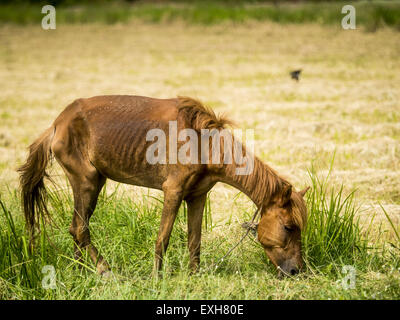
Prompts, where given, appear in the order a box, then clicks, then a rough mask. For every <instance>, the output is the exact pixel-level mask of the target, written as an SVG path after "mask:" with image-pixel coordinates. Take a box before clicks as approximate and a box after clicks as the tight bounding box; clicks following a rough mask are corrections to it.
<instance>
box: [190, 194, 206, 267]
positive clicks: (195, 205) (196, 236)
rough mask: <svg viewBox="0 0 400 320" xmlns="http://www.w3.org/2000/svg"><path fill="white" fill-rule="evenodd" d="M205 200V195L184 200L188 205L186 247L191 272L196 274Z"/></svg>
mask: <svg viewBox="0 0 400 320" xmlns="http://www.w3.org/2000/svg"><path fill="white" fill-rule="evenodd" d="M206 199H207V193H205V194H203V195H200V196H196V197H193V198H190V199H187V200H186V202H187V205H188V221H187V222H188V247H189V253H190V269H191V270H192V272H196V271H197V270H198V267H199V264H200V244H201V223H202V220H203V211H204V205H205V203H206Z"/></svg>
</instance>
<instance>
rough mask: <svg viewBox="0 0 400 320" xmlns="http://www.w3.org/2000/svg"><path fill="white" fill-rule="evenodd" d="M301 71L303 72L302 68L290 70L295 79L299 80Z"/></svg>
mask: <svg viewBox="0 0 400 320" xmlns="http://www.w3.org/2000/svg"><path fill="white" fill-rule="evenodd" d="M300 73H301V69H299V70H294V71H292V72H290V76H291V77H292V79H293V80H296V81H299V80H300Z"/></svg>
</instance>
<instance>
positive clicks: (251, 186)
mask: <svg viewBox="0 0 400 320" xmlns="http://www.w3.org/2000/svg"><path fill="white" fill-rule="evenodd" d="M171 122H172V123H175V124H176V129H177V130H183V129H191V130H193V132H195V133H196V135H197V136H198V137H200V135H201V134H202V132H203V130H205V129H213V130H217V131H218V132H220V131H222V130H223V128H225V126H226V125H228V124H230V122H229V120H226V119H224V118H222V117H219V116H216V115H215V113H214V112H213V111H212V110H211V109H209V108H207V107H205V106H203V105H202V104H201V103H200V102H199V101H197V100H194V99H192V98H188V97H178V98H174V99H154V98H148V97H141V96H127V95H121V96H119V95H115V96H111V95H110V96H96V97H92V98H88V99H78V100H75V101H74V102H73V103H71V104H70V105H68V106H67V107H66V108H65V109H64V111H63V112H62V113H61V114H60V115H59V116H58V117H57V118H56V119H55V121H54V122H53V124H52V125H51V127H50V128H48V129H47V130H46V131H45V132H44V133H43V134H42V135H41V136H40V137H39V138H38V139H37V140H36V141H35V142H34V143H33V144H32V145H31V146H30V147H29V156H28V158H27V161H26V163H25V164H23V165H22V166H21V167H20V168H19V169H18V170H19V172H20V184H21V194H22V201H23V207H24V213H25V219H26V223H27V227H28V230H29V231H30V234H31V240H32V239H33V238H34V230H35V228H36V227H37V225H38V223H39V220H40V216H41V215H42V214H45V213H48V211H47V208H46V201H45V200H46V189H45V186H44V182H43V180H44V177H47V173H46V171H45V169H46V166H47V164H48V162H49V160H50V159H51V157H52V156H54V157H55V158H56V160H57V162H58V163H59V164H60V166H61V167H62V169H63V170H64V172H65V174H66V176H67V178H68V180H69V182H70V184H71V187H72V190H73V196H74V212H73V218H72V223H71V226H70V228H69V232H70V234H71V235H72V237H73V239H74V249H75V250H74V252H75V258H76V259H82V253H81V252H82V249H86V250H88V252H89V254H90V257H91V259H92V260H93V262H94V263H95V264H96V268H97V271H98V273H99V274H103V273H105V272H107V271H108V270H109V269H110V267H109V265H108V264H107V262H106V261H105V259H103V257H102V256H101V255H99V253H98V251H97V249H96V248H95V246H94V245H93V244H91V241H90V232H89V219H90V217H91V216H92V214H93V211H94V210H95V207H96V203H97V198H98V195H99V192H100V190H101V189H102V187H103V186H104V183H105V181H106V179H107V178H108V179H112V180H114V181H118V182H121V183H127V184H132V185H137V186H143V187H148V188H155V189H159V190H162V191H163V192H164V206H163V210H162V217H161V224H160V228H159V231H158V237H157V241H156V244H155V264H154V269H155V271H157V270H160V268H161V265H162V259H163V254H165V251H166V250H167V247H168V242H169V238H170V235H171V231H172V228H173V224H174V221H175V218H176V215H177V212H178V209H179V207H180V205H181V202H182V201H183V200H185V201H186V203H187V206H188V217H187V223H188V247H189V251H190V267H191V268H192V269H193V270H194V271H196V270H197V268H198V266H199V262H200V241H201V225H202V217H203V210H204V204H205V201H206V196H207V192H208V191H209V190H210V189H211V188H212V187H213V186H214V185H215V184H216V183H217V182H223V183H227V184H229V185H231V186H233V187H235V188H237V189H239V190H240V191H242V192H243V193H245V194H246V195H247V196H248V197H249V198H250V199H251V200H252V201H253V202H254V203H255V204H256V206H257V207H258V210H259V212H260V216H261V218H260V222H259V223H258V240H259V241H260V243H261V244H262V246H263V248H264V250H265V253H266V255H267V256H268V257H269V258H270V260H271V261H272V263H273V264H274V265H275V266H276V267H277V268H278V269H279V270H280V271H279V272H283V273H285V274H290V275H294V274H296V273H298V271H299V269H300V268H301V266H302V258H301V230H302V229H303V228H304V226H305V224H306V220H307V209H306V205H305V201H304V200H303V196H304V194H305V192H306V191H307V189H304V190H303V191H300V192H296V191H295V190H294V189H293V188H292V186H291V184H290V183H289V182H288V181H286V180H285V179H283V178H282V177H280V176H279V175H278V174H277V173H276V172H275V171H274V170H272V169H271V168H270V167H269V166H268V165H266V164H264V163H263V162H262V161H260V160H259V159H258V158H257V157H255V156H253V157H252V158H251V159H252V162H253V165H252V170H251V171H250V170H249V171H248V172H247V174H237V172H238V171H237V169H238V168H239V167H240V166H242V165H243V164H240V165H239V164H236V163H235V162H233V161H231V162H229V161H226V163H225V162H222V163H221V162H219V163H218V161H217V163H215V162H214V161H211V162H207V161H206V162H204V161H200V160H199V159H200V155H198V158H197V159H196V158H195V159H194V160H195V161H193V162H192V163H180V162H173V161H171V155H173V153H174V152H175V155H176V151H174V149H173V148H172V147H171V146H173V143H174V141H173V140H174V139H176V136H175V137H172V136H171V132H170V131H169V130H168V129H167V128H168V125H169V124H170V123H171ZM152 129H159V130H164V132H166V141H167V149H166V150H165V152H164V154H163V151H162V150H161V149H160V150H157V152H154V157H155V158H157V159H158V160H159V161H158V162H157V161H156V162H155V163H151V161H149V157H147V155H148V150H149V148H150V147H151V146H152V144H154V140H155V139H154V140H153V141H149V139H148V133H149V132H150V131H151V130H152ZM224 130H225V129H224ZM178 132H179V131H178ZM158 139H159V140H158V142H162V139H161V136H160V137H158ZM220 139H222V138H220ZM234 139H235V138H234ZM150 140H151V139H150ZM235 141H236V142H237V141H238V140H237V139H236V140H235ZM183 143H184V141H182V140H179V141H177V145H179V146H182V145H183ZM192 146H193V145H192ZM240 146H241V148H242V149H243V150H242V151H244V152H245V153H247V151H246V150H247V148H245V147H244V145H242V144H240ZM210 147H211V144H210V143H207V144H205V145H204V144H202V145H201V146H198V145H195V148H194V149H195V151H196V150H197V151H199V152H200V154H203V152H204V151H207V152H208V153H206V154H208V155H209V157H212V156H213V154H211V153H210V152H209V150H208V149H209V148H210ZM224 147H225V144H221V145H220V150H221V151H223V152H222V153H224ZM196 148H197V149H196ZM204 149H207V150H204ZM225 151H227V150H225ZM228 153H229V152H228ZM248 154H250V152H248ZM163 156H164V157H163ZM173 158H174V157H172V159H173ZM165 159H169V161H165ZM150 160H151V159H150ZM196 160H199V161H196Z"/></svg>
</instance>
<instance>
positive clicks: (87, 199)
mask: <svg viewBox="0 0 400 320" xmlns="http://www.w3.org/2000/svg"><path fill="white" fill-rule="evenodd" d="M105 180H106V179H105V178H104V177H103V176H102V175H100V174H99V173H96V174H93V175H92V176H91V177H90V178H88V177H87V176H84V177H79V178H78V179H77V178H76V177H71V179H70V182H71V185H72V189H73V193H74V214H73V217H72V223H71V226H70V229H69V231H70V233H71V235H72V236H73V238H74V241H75V244H74V251H75V258H76V259H79V260H81V258H82V257H81V256H82V250H83V249H86V250H88V252H89V255H90V258H91V259H92V261H93V262H94V263H95V264H96V268H97V272H98V273H99V274H102V273H104V272H106V271H108V270H109V269H110V268H109V266H108V264H107V262H106V261H105V260H104V259H103V257H102V256H101V255H100V254H99V253H98V251H97V249H96V247H95V246H94V245H92V244H91V241H90V231H89V219H90V217H91V216H92V214H93V211H94V209H95V207H96V203H97V198H98V195H99V193H100V191H101V188H102V187H103V185H104V183H105Z"/></svg>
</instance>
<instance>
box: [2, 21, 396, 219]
mask: <svg viewBox="0 0 400 320" xmlns="http://www.w3.org/2000/svg"><path fill="white" fill-rule="evenodd" d="M399 40H400V36H399V33H398V32H396V31H392V30H389V29H384V30H380V31H378V32H376V33H366V32H364V31H362V30H351V31H346V30H342V29H340V28H336V27H321V26H318V25H285V26H282V25H278V24H269V23H257V24H250V23H248V24H246V25H244V26H235V25H229V24H228V25H223V26H221V25H219V26H212V27H211V26H207V27H201V26H187V25H183V24H179V23H175V24H166V25H164V26H162V27H159V26H157V25H150V24H129V25H113V26H104V25H85V26H79V25H71V26H60V27H58V28H57V30H54V31H44V30H42V29H41V28H40V27H39V26H38V27H16V26H4V27H2V28H1V29H0V43H1V46H0V65H1V68H0V79H1V94H0V119H1V123H0V151H1V152H0V170H1V171H0V180H1V188H2V189H4V187H5V186H6V185H8V186H10V187H12V188H14V187H16V186H17V173H16V172H15V168H16V167H17V165H19V164H20V163H21V162H22V161H23V160H24V158H25V156H26V147H27V146H28V145H29V144H30V143H31V142H32V141H33V140H34V138H35V137H37V136H38V135H39V134H40V133H41V132H42V131H43V130H44V129H45V128H47V127H48V126H49V125H50V124H51V123H52V121H53V120H54V118H55V117H56V116H57V115H58V114H59V113H60V112H61V111H62V110H63V108H64V107H65V106H66V105H67V104H69V103H70V102H71V101H73V100H74V99H75V98H77V97H90V96H94V95H101V94H138V95H147V96H152V97H165V98H166V97H174V96H177V95H189V96H193V97H196V98H199V99H201V100H202V101H203V102H204V103H206V104H208V105H209V106H211V107H213V108H214V109H215V110H217V111H218V112H223V113H225V114H227V115H228V116H229V117H230V118H231V119H233V120H234V121H235V122H236V123H237V126H238V127H239V128H251V129H254V130H255V137H256V143H255V148H256V149H255V152H256V154H258V155H259V156H260V157H261V158H262V159H263V160H265V161H266V162H267V163H269V164H270V165H271V166H272V167H274V168H276V169H277V170H278V172H280V173H281V174H283V175H285V176H286V177H288V178H289V179H290V181H293V183H294V184H295V186H296V187H297V188H301V187H303V186H304V185H305V184H307V169H308V168H309V167H310V164H311V162H312V161H313V162H314V163H315V164H316V165H317V167H318V168H319V170H327V169H328V168H329V163H330V161H331V159H332V157H333V155H334V153H336V156H335V162H334V167H333V172H332V179H333V180H334V182H335V183H337V184H343V185H344V186H345V188H346V190H353V189H355V188H356V189H357V190H358V191H357V196H358V200H359V201H360V204H361V205H363V206H364V207H365V208H366V209H369V212H374V211H375V209H374V208H376V205H377V204H378V201H380V202H381V203H382V204H384V205H386V206H387V208H388V211H389V213H391V214H393V215H394V216H395V217H396V216H398V215H399V214H400V188H399V181H400V144H399V139H400V105H399V101H400V85H399V83H400V73H399V70H400V59H399V56H400V41H399ZM296 68H302V69H303V73H302V76H301V80H300V82H298V83H297V82H295V81H293V80H292V79H290V77H289V72H290V71H291V70H293V69H296ZM219 189H220V190H221V192H223V191H222V190H224V189H223V188H219ZM226 199H227V201H224V203H225V204H227V205H228V207H229V206H230V205H231V203H230V201H229V199H230V196H228V193H226ZM377 211H378V213H379V211H380V210H379V209H378V210H377ZM221 212H224V210H221Z"/></svg>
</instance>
